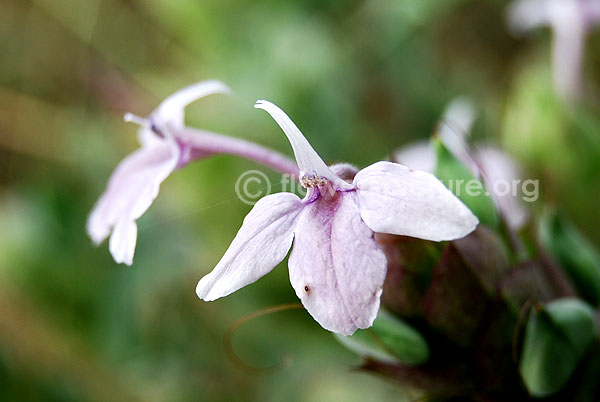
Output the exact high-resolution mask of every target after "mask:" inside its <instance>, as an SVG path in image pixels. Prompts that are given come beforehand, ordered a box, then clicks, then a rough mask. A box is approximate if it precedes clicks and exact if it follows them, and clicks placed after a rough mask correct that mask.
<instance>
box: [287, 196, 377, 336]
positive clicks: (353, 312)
mask: <svg viewBox="0 0 600 402" xmlns="http://www.w3.org/2000/svg"><path fill="white" fill-rule="evenodd" d="M333 197H334V198H333V199H332V198H327V197H319V198H317V200H316V201H314V202H313V203H311V204H308V205H307V206H305V207H304V209H303V210H302V213H301V214H300V216H299V218H298V223H297V225H296V227H297V229H296V237H295V240H294V247H293V249H292V252H291V254H290V258H289V270H290V282H291V283H292V286H293V287H294V289H295V290H296V295H297V296H298V297H299V298H300V300H301V301H302V304H303V305H304V307H305V308H306V309H307V310H308V312H309V313H310V315H311V316H312V317H313V318H314V319H315V320H316V321H317V322H318V323H319V324H321V326H322V327H323V328H325V329H327V330H329V331H333V332H337V333H340V334H342V335H351V334H352V333H354V331H356V330H357V329H358V328H368V327H370V326H371V325H372V324H373V320H374V319H375V317H376V316H377V311H378V310H379V298H380V296H381V292H382V286H383V281H384V279H385V273H386V269H387V262H386V258H385V255H384V254H383V252H382V251H381V250H380V249H379V248H378V246H377V244H376V243H375V240H374V239H373V232H372V231H371V230H370V229H369V228H368V227H367V226H366V225H365V224H364V222H363V221H362V220H361V219H360V215H359V211H358V206H357V204H356V194H355V193H354V192H342V193H336V195H334V196H333Z"/></svg>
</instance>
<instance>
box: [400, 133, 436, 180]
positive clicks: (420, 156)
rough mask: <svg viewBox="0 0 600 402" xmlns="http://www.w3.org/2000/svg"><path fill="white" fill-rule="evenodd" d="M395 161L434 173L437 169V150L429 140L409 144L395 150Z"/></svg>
mask: <svg viewBox="0 0 600 402" xmlns="http://www.w3.org/2000/svg"><path fill="white" fill-rule="evenodd" d="M393 159H394V161H396V162H398V163H401V164H403V165H404V166H408V167H409V168H411V169H415V170H422V171H424V172H428V173H433V171H434V170H435V164H436V161H435V152H434V150H433V147H432V146H431V143H430V142H429V141H418V142H415V143H412V144H408V145H406V146H404V147H402V148H400V149H398V150H396V151H395V152H394V158H393Z"/></svg>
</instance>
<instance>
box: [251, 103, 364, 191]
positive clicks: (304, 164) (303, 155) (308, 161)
mask: <svg viewBox="0 0 600 402" xmlns="http://www.w3.org/2000/svg"><path fill="white" fill-rule="evenodd" d="M254 107H255V108H257V109H262V110H265V111H266V112H267V113H269V114H270V115H271V117H272V118H273V119H274V120H275V121H276V122H277V124H279V127H281V129H282V130H283V132H284V133H285V135H286V136H287V138H288V140H289V141H290V144H291V145H292V149H293V150H294V156H295V157H296V162H297V163H298V168H300V175H301V176H304V175H313V174H316V175H319V176H321V177H324V178H326V179H328V180H329V181H330V182H332V183H333V184H334V186H335V187H336V188H338V189H351V188H352V185H351V184H350V183H347V182H345V181H344V180H342V179H340V178H339V177H337V176H336V175H335V174H334V173H333V172H332V171H331V170H330V169H329V168H328V167H327V165H326V164H325V162H323V159H321V157H320V156H319V154H317V152H316V151H315V150H314V149H313V147H312V146H311V145H310V143H309V142H308V140H307V139H306V138H305V137H304V135H302V133H301V132H300V130H299V129H298V127H296V125H295V124H294V122H293V121H292V120H291V119H290V118H289V117H288V115H287V114H285V112H284V111H283V110H281V109H280V108H279V107H278V106H276V105H274V104H272V103H271V102H269V101H266V100H258V101H256V104H255V105H254Z"/></svg>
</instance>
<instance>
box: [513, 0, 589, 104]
mask: <svg viewBox="0 0 600 402" xmlns="http://www.w3.org/2000/svg"><path fill="white" fill-rule="evenodd" d="M507 17H508V18H507V19H508V24H509V28H510V29H511V30H512V31H513V32H514V33H516V34H522V33H523V32H526V31H530V30H531V29H533V28H536V27H538V26H542V25H545V26H549V27H551V29H552V32H553V38H552V59H553V62H552V68H553V76H554V85H555V87H556V90H557V92H558V93H559V94H560V95H561V96H562V97H563V98H565V99H567V100H573V99H576V98H577V97H578V95H579V93H580V91H581V69H582V67H581V64H582V59H583V52H584V50H585V35H586V32H587V31H588V30H589V29H590V28H591V27H592V26H593V25H595V24H597V23H599V22H600V1H598V0H517V1H515V2H513V3H512V4H511V6H510V7H509V9H508V14H507Z"/></svg>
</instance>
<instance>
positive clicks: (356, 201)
mask: <svg viewBox="0 0 600 402" xmlns="http://www.w3.org/2000/svg"><path fill="white" fill-rule="evenodd" d="M254 107H256V108H259V109H263V110H265V111H267V112H268V113H269V114H270V115H271V116H272V117H273V118H274V119H275V121H276V122H277V123H278V124H279V125H280V126H281V128H282V129H283V131H284V133H285V134H286V136H287V137H288V139H289V141H290V143H291V145H292V148H293V150H294V155H295V156H296V161H297V163H298V167H299V170H300V175H301V176H300V181H301V183H302V184H303V185H304V187H306V188H307V190H308V191H307V195H306V197H305V198H304V199H302V200H301V199H300V198H299V197H297V196H296V195H294V194H290V193H279V194H273V195H269V196H266V197H264V198H263V199H261V200H260V201H259V202H258V203H257V204H256V205H255V206H254V208H253V209H252V210H251V211H250V213H249V214H248V215H247V216H246V218H245V219H244V223H243V224H242V227H241V228H240V230H239V231H238V233H237V235H236V237H235V238H234V239H233V241H232V243H231V246H230V247H229V249H228V250H227V251H226V252H225V255H224V256H223V258H222V259H221V261H219V263H218V264H217V266H216V267H215V268H214V270H213V271H212V272H211V273H209V274H208V275H206V276H205V277H204V278H202V279H201V280H200V282H199V283H198V286H197V287H196V292H197V294H198V296H199V297H200V298H201V299H204V300H206V301H211V300H215V299H218V298H220V297H223V296H227V295H229V294H231V293H233V292H235V291H236V290H238V289H240V288H242V287H243V286H246V285H248V284H250V283H253V282H255V281H256V280H258V279H259V278H260V277H262V276H263V275H265V274H267V273H268V272H270V271H271V270H272V269H273V268H274V267H275V266H276V265H277V264H279V263H280V262H281V261H282V260H283V259H284V258H285V256H286V254H287V253H288V251H289V249H290V248H291V247H292V243H293V244H294V246H293V249H292V252H291V254H290V258H289V273H290V282H291V284H292V286H293V287H294V289H295V291H296V295H297V296H298V297H299V298H300V300H301V301H302V304H303V305H304V307H305V308H306V309H307V310H308V312H309V313H310V314H311V315H312V317H313V318H314V319H315V320H316V321H317V322H318V323H319V324H320V325H321V326H322V327H323V328H325V329H327V330H329V331H333V332H337V333H340V334H342V335H351V334H352V333H354V331H356V330H357V329H358V328H368V327H370V326H371V325H372V324H373V320H374V319H375V317H376V315H377V311H378V310H379V298H380V295H381V292H382V286H383V281H384V279H385V274H386V267H387V261H386V258H385V255H384V253H383V251H382V250H381V249H380V248H379V247H378V245H377V243H376V242H375V240H374V238H373V232H374V231H375V232H382V233H390V234H397V235H405V236H413V237H419V238H422V239H427V240H434V241H441V240H453V239H457V238H460V237H463V236H465V235H467V234H469V233H470V232H471V231H473V230H474V229H475V227H476V226H477V224H478V220H477V218H476V217H475V216H474V215H473V214H472V213H471V211H470V210H469V209H468V208H467V207H466V206H465V205H464V204H463V203H462V202H461V201H460V200H458V198H456V197H455V196H454V195H453V194H452V193H451V192H450V191H449V190H447V189H446V187H444V185H443V184H442V183H441V182H440V181H439V180H438V179H436V178H435V177H434V176H432V175H431V174H429V173H425V172H420V171H415V170H411V169H409V168H407V167H405V166H402V165H399V164H395V163H391V162H377V163H375V164H373V165H371V166H369V167H367V168H365V169H363V170H361V171H360V172H358V173H356V175H355V177H354V180H353V181H352V182H349V181H346V180H344V178H346V176H347V174H348V173H349V172H350V171H351V170H352V168H351V167H349V166H348V165H336V166H332V167H328V166H327V165H326V164H325V162H323V160H322V159H321V157H320V156H319V155H318V154H317V153H316V152H315V150H314V149H313V148H312V147H311V145H310V144H309V143H308V141H307V140H306V138H305V137H304V136H303V135H302V133H301V132H300V130H298V128H297V127H296V125H295V124H294V123H293V122H292V121H291V120H290V118H289V117H288V116H287V115H286V114H285V113H284V112H283V111H282V110H281V109H279V108H278V107H277V106H275V105H274V104H272V103H270V102H267V101H258V102H257V103H256V105H255V106H254Z"/></svg>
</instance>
